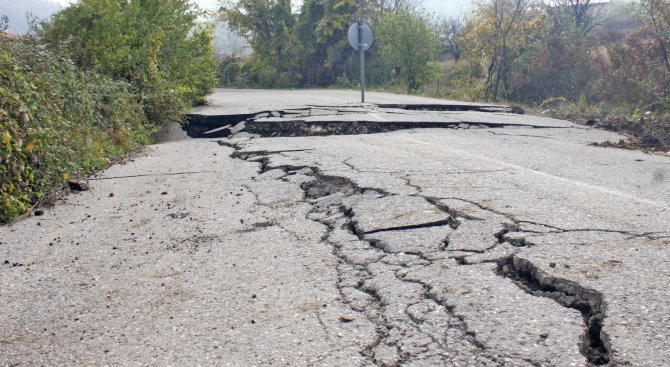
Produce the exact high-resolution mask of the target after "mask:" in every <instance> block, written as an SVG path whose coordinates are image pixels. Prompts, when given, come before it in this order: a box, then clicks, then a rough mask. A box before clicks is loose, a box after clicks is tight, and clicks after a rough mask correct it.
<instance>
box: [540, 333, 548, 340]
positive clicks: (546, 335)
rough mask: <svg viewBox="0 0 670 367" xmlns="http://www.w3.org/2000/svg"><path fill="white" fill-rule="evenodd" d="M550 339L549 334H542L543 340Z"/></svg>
mask: <svg viewBox="0 0 670 367" xmlns="http://www.w3.org/2000/svg"><path fill="white" fill-rule="evenodd" d="M548 337H549V334H547V333H542V334H540V338H542V339H547V338H548Z"/></svg>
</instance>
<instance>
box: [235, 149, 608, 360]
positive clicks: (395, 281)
mask: <svg viewBox="0 0 670 367" xmlns="http://www.w3.org/2000/svg"><path fill="white" fill-rule="evenodd" d="M222 145H227V144H222ZM230 146H231V147H233V148H234V149H235V151H234V152H233V153H232V154H231V156H232V157H233V158H237V159H243V160H246V161H250V162H256V163H258V164H259V173H260V174H263V173H266V172H269V171H271V170H277V169H278V170H282V171H284V173H285V175H292V174H295V173H296V172H297V171H302V172H303V174H305V175H306V176H308V177H309V178H310V179H309V180H306V181H304V182H303V183H302V184H301V189H302V190H303V192H304V201H305V202H306V203H309V204H310V205H312V209H311V210H310V211H309V214H308V215H307V216H306V219H309V220H312V221H315V222H318V223H321V224H323V225H324V226H325V227H326V228H327V232H326V233H325V235H324V236H323V238H322V243H323V244H326V245H328V246H330V247H331V251H332V253H333V254H334V255H335V256H336V257H337V259H338V266H337V269H336V271H337V279H338V280H337V289H338V290H339V293H340V298H341V299H342V300H343V302H344V303H345V304H347V305H348V306H349V307H350V308H351V309H352V310H353V311H355V312H359V313H361V314H363V315H365V317H366V318H367V320H369V322H371V323H372V324H373V325H375V329H376V334H377V336H376V337H375V339H374V341H373V342H372V343H370V344H369V345H367V346H365V347H364V348H363V349H362V350H361V351H360V354H361V355H362V356H363V357H364V358H366V359H368V360H369V362H370V363H373V364H375V365H377V366H401V365H403V364H405V363H406V362H408V361H410V360H413V361H416V360H425V361H429V362H430V363H446V362H448V361H450V358H455V357H454V356H453V355H450V352H453V350H451V349H450V342H449V337H448V336H449V335H450V333H451V334H452V335H451V336H450V337H451V338H454V335H453V333H454V331H450V330H455V331H456V333H457V337H456V338H457V339H460V340H461V341H462V342H465V343H467V344H468V345H469V346H470V347H469V348H470V349H469V353H471V354H472V355H474V356H475V357H474V358H475V359H476V361H477V362H476V363H477V364H479V365H483V366H486V365H504V362H501V361H500V360H499V359H497V358H496V356H495V355H494V354H493V353H490V352H489V351H488V350H487V346H486V345H483V344H482V343H481V342H480V341H479V340H478V339H477V337H476V334H475V333H472V332H471V331H470V330H469V329H468V325H467V322H466V320H465V319H464V318H463V316H460V315H458V314H456V313H455V312H454V306H452V305H450V304H449V303H448V302H447V301H446V300H444V299H440V298H438V297H437V296H436V295H435V292H433V289H432V288H431V285H430V284H428V283H426V282H422V281H419V280H416V279H407V278H406V274H407V272H408V270H411V269H417V268H421V267H425V266H429V265H432V264H433V263H434V260H435V259H439V258H440V257H439V256H434V254H432V253H425V252H421V251H416V252H412V251H403V252H399V251H397V250H393V249H391V248H389V247H388V246H386V244H385V243H384V241H380V240H377V239H374V238H371V237H369V236H370V235H372V234H378V233H383V232H398V231H405V230H413V229H420V228H431V227H440V226H445V227H447V226H448V227H449V228H451V229H452V230H454V231H456V230H459V224H460V223H461V222H462V221H484V219H482V218H478V217H476V216H473V215H469V214H465V213H461V212H459V211H457V210H454V209H453V208H451V207H449V206H448V205H445V204H444V203H441V202H440V199H439V198H434V197H427V196H421V195H417V196H420V197H423V198H424V199H425V200H426V201H427V202H428V203H430V204H432V205H433V206H434V207H435V208H436V209H437V210H439V211H442V212H444V213H446V214H448V217H447V219H445V220H440V221H431V222H426V223H419V224H411V225H407V226H391V227H387V228H381V229H376V230H371V231H364V230H363V229H361V228H360V226H359V223H358V222H357V214H356V212H355V210H354V208H352V207H351V206H348V205H347V204H346V202H351V201H352V200H353V201H354V202H355V201H356V200H357V199H362V198H364V197H368V196H374V197H376V198H384V197H387V196H391V194H390V193H388V192H385V191H384V190H380V189H376V188H366V187H359V186H358V185H357V184H356V183H355V182H353V181H352V180H350V179H349V178H346V177H341V176H333V175H327V174H323V173H322V172H321V171H320V170H319V168H318V167H314V166H306V165H305V166H302V165H279V166H272V165H271V156H272V155H274V154H285V153H290V152H305V151H306V150H282V151H244V150H242V147H241V146H239V145H236V144H231V145H230ZM408 184H409V183H408ZM452 199H457V198H452ZM457 200H462V201H464V202H465V201H467V200H464V199H457ZM479 207H480V209H481V210H482V211H490V212H491V213H494V214H496V215H502V216H504V217H505V218H506V221H505V222H504V223H500V227H501V228H499V229H498V230H497V231H494V232H493V233H491V234H490V236H491V238H492V242H493V244H492V245H490V246H489V247H487V248H485V249H484V250H465V251H463V250H459V251H454V250H450V249H449V248H448V246H449V238H447V239H445V241H444V246H442V247H441V248H438V249H435V252H445V253H449V252H450V251H454V254H453V256H452V255H448V257H450V258H453V259H455V260H456V261H457V266H469V265H474V264H481V263H496V264H497V267H496V270H495V273H496V274H497V275H498V276H500V277H504V278H509V279H511V280H512V281H513V282H514V284H516V285H517V286H518V287H519V288H520V289H521V290H523V291H524V292H526V293H528V294H531V295H533V296H537V297H545V298H549V299H552V300H554V301H556V302H557V303H558V304H559V305H561V306H563V307H566V308H572V309H575V310H578V311H579V312H580V313H581V314H582V316H583V319H584V334H583V337H582V340H581V343H580V352H581V353H582V354H583V355H584V356H585V358H586V359H587V360H588V361H589V363H590V364H591V365H596V366H599V365H605V364H607V363H608V362H609V356H610V355H611V354H612V350H611V347H610V346H609V343H608V342H607V335H606V334H605V333H604V332H603V331H602V320H603V318H604V316H605V312H606V305H605V302H604V300H603V296H602V294H600V293H599V292H597V291H595V290H592V289H588V288H585V287H582V286H580V285H579V284H577V283H574V282H571V281H569V280H565V279H559V278H555V277H550V276H548V275H547V274H545V273H543V272H542V271H541V270H540V269H539V268H537V267H536V266H535V265H534V264H532V263H531V262H530V261H528V260H526V259H524V258H522V257H519V256H518V254H517V253H516V251H517V250H514V251H513V252H512V253H509V252H508V253H503V254H501V255H499V256H498V257H496V256H494V257H492V258H490V259H484V260H479V261H474V262H473V261H467V259H468V256H470V255H477V256H481V255H486V254H488V253H493V251H494V250H496V248H497V247H498V246H499V245H502V244H508V245H510V246H511V247H512V248H514V249H519V248H522V247H532V246H534V244H532V243H530V242H528V241H526V240H525V239H524V238H523V236H522V235H521V234H523V232H524V230H523V229H522V228H521V225H522V224H523V222H522V221H519V220H517V219H515V218H514V217H512V216H511V215H507V214H504V213H498V212H497V211H494V210H492V209H489V208H485V207H483V206H479ZM463 253H465V255H463ZM468 254H469V255H468ZM383 283H390V285H386V286H383V285H380V284H383ZM394 287H397V288H403V287H409V289H404V290H403V293H402V294H396V293H394V291H393V290H391V289H390V288H394ZM398 308H400V309H401V311H402V312H400V313H399V312H398ZM421 310H423V311H421ZM426 310H430V311H426ZM422 312H423V313H422ZM432 313H436V314H441V315H442V317H441V318H440V317H438V318H435V317H429V316H427V315H428V314H432ZM398 315H404V316H398ZM427 319H428V320H430V322H426V320H427ZM427 325H428V326H427ZM436 325H438V326H436ZM435 329H441V330H443V333H444V334H442V333H440V332H435ZM410 336H412V337H411V338H410ZM410 340H423V343H424V344H421V343H419V344H421V345H417V344H416V343H414V344H412V343H413V342H411V341H410ZM523 360H524V361H526V362H528V363H531V364H533V365H536V364H537V363H538V362H536V361H531V360H526V359H523ZM540 365H541V363H540Z"/></svg>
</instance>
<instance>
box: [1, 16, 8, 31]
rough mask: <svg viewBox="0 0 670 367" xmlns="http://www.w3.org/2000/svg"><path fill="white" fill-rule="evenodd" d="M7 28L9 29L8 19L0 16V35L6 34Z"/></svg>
mask: <svg viewBox="0 0 670 367" xmlns="http://www.w3.org/2000/svg"><path fill="white" fill-rule="evenodd" d="M7 28H9V17H7V16H6V15H4V14H3V15H0V33H3V32H6V31H7Z"/></svg>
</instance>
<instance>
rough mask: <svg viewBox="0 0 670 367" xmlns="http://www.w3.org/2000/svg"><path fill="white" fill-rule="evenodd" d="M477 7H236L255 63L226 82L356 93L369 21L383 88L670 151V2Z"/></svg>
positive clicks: (241, 64)
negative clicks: (507, 109) (596, 130)
mask: <svg viewBox="0 0 670 367" xmlns="http://www.w3.org/2000/svg"><path fill="white" fill-rule="evenodd" d="M473 3H474V8H473V10H472V11H471V12H470V13H469V14H467V15H465V16H462V17H459V18H456V19H439V20H436V19H434V18H433V17H431V16H430V15H428V14H425V13H424V12H423V11H422V10H421V9H420V8H417V7H416V6H415V5H416V2H414V1H402V0H398V1H364V2H360V3H359V2H357V1H354V0H305V1H304V2H303V5H302V7H301V8H300V9H299V11H298V12H295V13H292V12H291V11H290V5H289V3H288V2H287V1H286V0H228V1H227V2H226V3H225V4H224V5H225V6H224V7H223V12H222V13H221V17H222V19H223V20H225V21H227V22H228V25H229V26H230V28H231V29H232V30H236V31H237V32H238V33H239V34H240V35H242V36H243V37H245V38H246V39H247V40H248V41H249V43H250V45H251V47H252V48H253V51H254V53H253V54H252V55H251V56H250V57H248V58H245V57H240V56H239V55H235V56H231V57H229V58H227V59H224V60H223V61H222V62H221V64H220V70H219V83H220V85H222V86H235V87H330V86H335V87H344V88H353V87H356V86H357V80H358V55H357V52H356V51H353V50H352V49H351V48H350V47H349V45H348V43H347V40H346V32H347V28H348V27H349V25H350V24H352V23H353V22H355V21H357V20H358V19H363V20H365V21H366V22H368V23H370V24H371V26H372V29H373V32H374V33H375V43H374V44H373V46H372V48H371V49H370V50H369V51H367V56H366V62H367V65H366V70H367V77H368V85H369V86H370V87H372V88H376V89H383V90H391V91H404V92H410V93H419V94H424V95H429V96H434V97H440V98H450V99H464V100H471V101H494V102H496V101H502V102H507V103H514V104H522V105H524V106H527V107H529V109H530V110H535V111H537V112H538V113H545V114H551V115H553V116H557V117H564V118H566V117H567V118H571V119H573V120H577V121H582V122H589V123H592V124H594V125H596V126H602V127H605V128H611V129H613V130H619V129H621V130H625V131H629V132H631V133H633V134H635V135H637V136H638V137H639V138H640V139H641V141H643V142H644V144H645V145H647V146H649V147H655V148H662V147H666V149H667V147H668V146H669V145H670V36H669V35H670V6H668V1H667V0H641V1H639V2H637V3H618V2H612V3H609V2H596V1H594V0H556V1H551V2H547V1H540V0H477V1H474V2H473ZM359 4H361V5H362V6H360V7H359ZM412 4H414V6H413V5H412Z"/></svg>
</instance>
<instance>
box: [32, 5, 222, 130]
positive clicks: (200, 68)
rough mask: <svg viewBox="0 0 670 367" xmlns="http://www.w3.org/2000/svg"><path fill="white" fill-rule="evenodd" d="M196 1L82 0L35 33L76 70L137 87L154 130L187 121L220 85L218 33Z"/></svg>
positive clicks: (136, 89)
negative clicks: (183, 115) (203, 21)
mask: <svg viewBox="0 0 670 367" xmlns="http://www.w3.org/2000/svg"><path fill="white" fill-rule="evenodd" d="M201 14H202V13H201V12H200V11H199V10H198V9H197V8H196V7H194V6H193V5H192V3H191V2H190V1H189V0H170V1H165V0H130V1H107V0H80V1H77V2H76V3H74V4H72V5H70V6H69V7H67V8H65V9H63V10H62V11H60V12H58V13H57V14H55V15H54V17H53V18H52V20H50V21H46V22H43V23H42V24H40V25H39V26H38V27H37V29H36V30H35V31H36V33H37V35H38V37H39V40H40V42H43V43H44V44H45V45H47V46H48V47H49V48H50V49H53V50H64V52H65V53H66V54H67V55H68V56H69V57H70V58H71V59H72V60H74V62H75V64H76V65H78V66H80V67H82V68H84V69H86V70H95V71H96V72H98V73H100V74H103V75H106V76H109V77H111V78H114V79H118V80H125V81H127V82H129V83H130V85H131V88H132V90H133V91H134V92H136V93H138V94H140V95H141V101H142V107H143V108H144V110H145V113H146V115H147V118H148V119H149V120H151V121H152V122H154V123H155V124H159V125H160V124H163V123H166V122H170V121H178V120H180V119H181V116H180V114H181V113H183V112H184V111H185V110H187V109H188V108H189V107H190V106H192V105H194V104H199V103H202V102H204V97H205V96H207V95H208V94H209V93H211V92H212V90H213V88H214V86H215V85H216V60H215V59H214V56H213V48H212V27H211V26H202V25H200V24H199V23H198V22H197V19H198V17H199V16H200V15H201Z"/></svg>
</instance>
